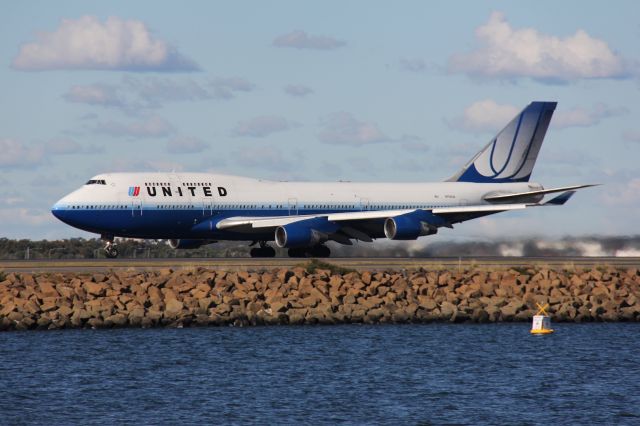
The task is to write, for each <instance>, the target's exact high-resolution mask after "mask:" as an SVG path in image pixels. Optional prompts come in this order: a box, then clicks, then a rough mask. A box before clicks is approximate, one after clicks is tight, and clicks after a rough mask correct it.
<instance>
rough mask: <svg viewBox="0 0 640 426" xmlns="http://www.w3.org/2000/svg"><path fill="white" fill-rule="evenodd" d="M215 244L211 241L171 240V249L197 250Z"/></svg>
mask: <svg viewBox="0 0 640 426" xmlns="http://www.w3.org/2000/svg"><path fill="white" fill-rule="evenodd" d="M214 242H215V241H211V240H169V247H171V248H172V249H196V248H198V247H202V246H206V245H207V244H211V243H214Z"/></svg>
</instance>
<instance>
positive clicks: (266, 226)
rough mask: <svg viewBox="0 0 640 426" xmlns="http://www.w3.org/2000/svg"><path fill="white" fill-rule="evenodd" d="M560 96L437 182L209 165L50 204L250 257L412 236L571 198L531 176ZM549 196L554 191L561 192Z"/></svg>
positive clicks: (106, 183)
mask: <svg viewBox="0 0 640 426" xmlns="http://www.w3.org/2000/svg"><path fill="white" fill-rule="evenodd" d="M556 105H557V102H532V103H530V104H529V105H528V106H527V107H525V108H524V109H523V110H522V111H521V112H520V113H519V114H518V115H517V116H516V117H515V118H513V119H512V120H511V122H509V124H507V126H506V127H505V128H504V129H503V130H502V131H500V132H499V133H498V134H497V135H496V136H495V137H494V138H493V139H492V140H491V141H490V142H489V143H488V144H487V145H486V146H485V147H484V148H483V149H482V150H480V151H479V152H478V153H477V154H476V155H475V156H473V157H472V158H471V160H470V161H469V162H468V163H467V164H466V165H465V166H464V167H463V168H462V169H461V170H460V171H458V172H457V173H456V174H455V175H453V176H452V177H451V178H449V179H447V180H446V181H444V182H435V183H378V182H367V183H355V182H276V181H270V180H261V179H252V178H248V177H240V176H231V175H222V174H209V173H104V174H100V175H97V176H94V177H92V178H91V179H89V181H87V183H86V184H84V185H83V186H82V187H80V188H79V189H77V190H75V191H73V192H72V193H70V194H68V195H66V196H65V197H63V198H62V199H61V200H59V201H58V202H56V203H55V205H54V206H53V207H52V210H51V211H52V214H53V215H54V216H55V217H57V218H58V219H60V220H61V221H62V222H64V223H66V224H69V225H71V226H73V227H76V228H79V229H82V230H85V231H88V232H92V233H96V234H100V236H101V238H102V240H103V241H105V247H104V250H105V253H106V256H107V257H110V258H114V257H117V256H118V249H117V246H116V244H115V243H114V238H115V237H125V238H141V239H160V240H169V244H170V246H171V247H173V248H176V249H190V248H197V247H200V246H203V245H207V244H211V243H213V242H217V241H221V240H232V241H251V242H252V243H251V245H252V246H253V248H252V249H251V251H250V254H251V256H252V257H274V256H275V255H276V251H275V249H274V248H273V246H272V245H270V243H272V242H273V243H275V245H276V246H277V247H280V248H286V249H288V252H287V253H288V255H289V256H290V257H329V256H330V249H329V247H327V246H326V245H325V243H326V242H328V241H334V242H336V243H339V244H344V245H352V244H353V241H364V242H372V241H373V240H374V239H378V238H387V239H390V240H415V239H417V238H419V237H422V236H427V235H433V234H435V233H437V232H438V229H439V228H442V227H445V228H452V227H453V225H454V224H456V223H461V222H464V221H467V220H471V219H476V218H479V217H483V216H487V215H491V214H495V213H499V212H505V211H513V210H521V209H526V208H531V207H546V206H558V205H563V204H564V203H566V202H567V201H568V200H569V199H570V198H571V197H572V196H573V195H574V194H575V192H576V191H577V190H578V189H582V188H587V187H590V186H595V185H591V184H586V185H572V186H564V187H559V188H552V189H545V188H544V187H543V186H542V185H541V184H539V183H534V182H530V181H529V180H530V177H531V173H532V171H533V167H534V165H535V161H536V159H537V157H538V152H539V151H540V147H541V146H542V142H543V140H544V136H545V134H546V131H547V128H548V126H549V122H550V121H551V117H552V115H553V112H554V110H555V108H556ZM558 193H559V195H556V196H555V197H554V198H552V199H550V200H548V201H546V202H543V199H544V198H545V197H546V196H547V195H549V194H558Z"/></svg>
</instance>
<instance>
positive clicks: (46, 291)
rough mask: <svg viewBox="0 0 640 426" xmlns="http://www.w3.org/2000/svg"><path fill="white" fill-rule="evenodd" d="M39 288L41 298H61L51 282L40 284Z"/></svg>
mask: <svg viewBox="0 0 640 426" xmlns="http://www.w3.org/2000/svg"><path fill="white" fill-rule="evenodd" d="M38 288H39V293H40V295H41V296H40V298H43V297H60V294H59V293H58V291H57V290H56V289H55V287H54V286H53V284H51V283H49V282H46V281H45V282H41V283H38Z"/></svg>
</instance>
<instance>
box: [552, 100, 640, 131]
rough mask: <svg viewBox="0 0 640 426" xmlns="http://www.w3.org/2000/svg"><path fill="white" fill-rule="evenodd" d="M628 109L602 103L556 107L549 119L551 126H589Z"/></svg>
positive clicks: (622, 113)
mask: <svg viewBox="0 0 640 426" xmlns="http://www.w3.org/2000/svg"><path fill="white" fill-rule="evenodd" d="M628 112H629V111H628V110H627V109H626V108H624V107H620V108H612V107H609V106H607V105H605V104H603V103H597V104H595V105H594V106H593V107H592V108H583V107H575V108H573V109H569V110H566V111H564V110H561V109H558V110H557V111H556V113H555V116H554V117H553V119H552V120H551V126H552V127H556V128H561V129H562V128H566V127H590V126H593V125H596V124H598V123H600V121H602V120H603V119H605V118H610V117H617V116H620V115H624V114H626V113H628Z"/></svg>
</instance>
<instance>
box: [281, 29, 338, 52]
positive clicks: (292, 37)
mask: <svg viewBox="0 0 640 426" xmlns="http://www.w3.org/2000/svg"><path fill="white" fill-rule="evenodd" d="M346 44H347V43H346V42H345V41H343V40H338V39H336V38H333V37H327V36H317V35H309V34H307V33H306V32H304V31H302V30H296V31H292V32H290V33H287V34H283V35H281V36H278V37H276V38H275V40H273V45H274V46H276V47H293V48H295V49H315V50H333V49H338V48H339V47H342V46H344V45H346Z"/></svg>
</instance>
